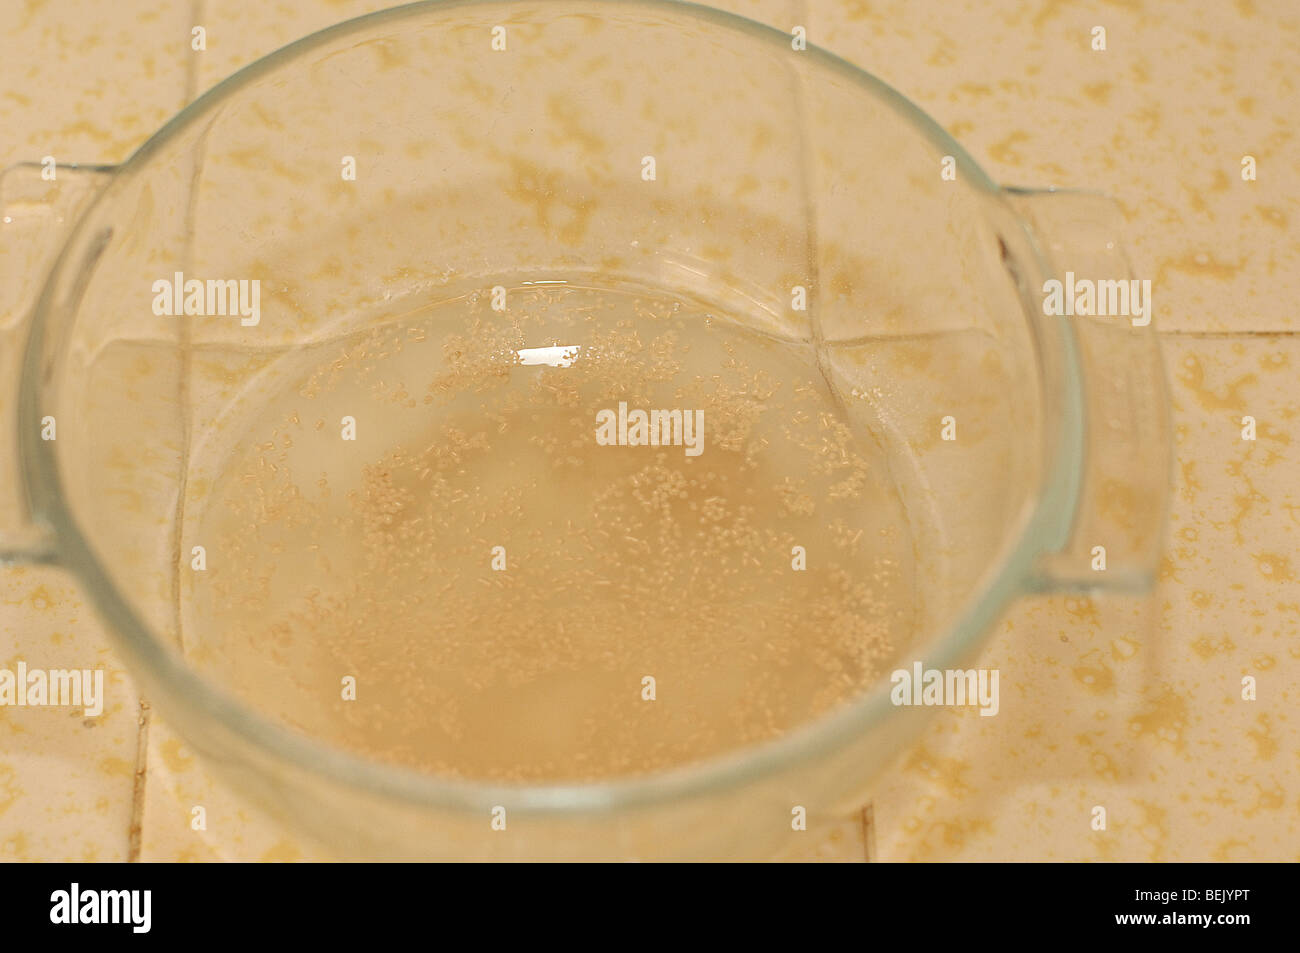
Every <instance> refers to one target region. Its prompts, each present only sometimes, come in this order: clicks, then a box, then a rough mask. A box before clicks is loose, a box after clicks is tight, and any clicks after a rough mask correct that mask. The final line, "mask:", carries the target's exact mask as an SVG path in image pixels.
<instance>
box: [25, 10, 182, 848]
mask: <svg viewBox="0 0 1300 953" xmlns="http://www.w3.org/2000/svg"><path fill="white" fill-rule="evenodd" d="M188 20H189V14H188V12H187V6H186V4H175V5H170V6H163V7H160V6H158V5H156V4H145V3H139V4H106V3H101V2H98V0H63V2H60V3H57V4H55V3H52V2H42V0H28V2H25V3H16V2H15V3H7V4H4V5H3V6H2V7H0V129H3V130H4V135H3V136H0V168H3V167H6V166H9V165H10V164H12V163H15V162H20V161H40V160H41V159H42V158H43V157H45V156H47V155H52V156H54V157H55V158H56V160H57V161H59V162H61V163H63V162H83V163H111V162H119V161H121V160H122V159H125V158H126V157H127V156H128V155H129V154H130V153H131V152H132V151H133V150H134V149H135V148H136V147H137V146H138V145H139V144H140V143H142V142H143V141H144V140H145V139H146V138H147V137H148V136H149V135H150V134H151V133H153V132H154V131H155V129H157V128H158V127H159V126H160V125H162V124H163V123H164V122H165V121H166V120H167V119H168V118H170V117H171V116H172V115H173V114H174V113H175V112H176V110H177V109H178V108H180V107H181V106H182V105H183V104H184V102H185V97H186V92H185V90H186V85H187V84H186V76H187V70H188V68H189V65H190V59H189V50H188V43H187V39H188V26H187V22H188ZM5 237H8V236H7V234H6V236H5ZM7 290H11V289H7ZM6 300H8V298H6ZM12 324H13V321H12V316H11V315H0V328H4V329H6V330H4V331H3V332H0V352H2V353H3V357H4V360H3V362H2V363H3V366H4V367H5V368H6V371H7V372H8V371H10V370H12V368H13V367H14V363H13V362H12V360H11V359H12V357H13V356H14V350H12V349H15V345H16V339H15V337H14V335H13V334H12V333H11V332H10V331H9V330H8V329H9V328H10V326H11V325H12ZM10 385H11V381H10V379H9V378H8V377H6V378H5V379H4V381H3V386H0V413H2V414H3V420H4V425H5V427H6V428H7V427H8V424H9V416H10V414H11V412H12V403H11V401H12V400H13V394H12V392H11V386H10ZM13 472H14V471H13V460H12V459H11V451H10V449H9V447H8V442H7V441H5V442H4V446H3V449H0V479H2V480H6V481H7V480H8V479H9V478H10V475H11V474H12V473H13ZM9 516H10V514H9V513H7V512H6V513H5V514H4V517H5V518H6V519H7V518H8V517H9ZM20 660H21V661H24V662H26V663H27V665H28V666H31V667H34V668H35V667H39V668H45V669H56V668H103V670H104V672H105V687H106V692H107V694H108V701H107V704H106V706H105V711H104V714H103V715H101V716H100V717H98V718H92V719H87V718H83V717H81V714H80V711H79V710H77V709H67V708H33V707H28V708H19V707H0V859H5V860H13V859H24V860H125V859H126V858H127V856H128V852H129V833H130V828H131V824H132V804H133V793H134V789H135V782H136V777H135V774H136V764H137V750H136V749H137V734H138V718H139V701H138V697H137V695H136V692H135V689H134V687H133V685H132V683H131V681H130V679H129V678H128V677H127V675H126V674H125V673H124V672H123V670H122V668H121V666H120V664H119V663H118V662H117V660H116V659H115V657H114V656H113V653H112V651H111V650H110V648H109V643H108V639H107V637H106V635H105V633H104V631H103V629H102V627H101V625H100V622H99V620H98V619H97V618H96V617H95V615H94V613H93V611H92V610H91V609H90V607H89V606H88V605H86V604H85V603H84V602H83V597H82V594H81V593H80V592H79V591H78V589H77V587H76V586H75V584H74V583H73V582H72V581H71V580H70V579H69V578H68V577H67V576H66V575H64V574H62V573H60V572H58V571H56V570H52V569H40V570H37V569H24V568H10V569H0V667H5V668H9V669H11V670H12V669H13V668H14V667H15V666H16V665H17V662H18V661H20Z"/></svg>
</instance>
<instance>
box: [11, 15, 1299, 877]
mask: <svg viewBox="0 0 1300 953" xmlns="http://www.w3.org/2000/svg"><path fill="white" fill-rule="evenodd" d="M716 5H717V6H721V7H724V8H726V9H731V10H734V11H735V12H739V13H742V14H744V15H746V16H750V17H752V18H754V19H758V20H762V21H765V22H768V23H770V24H772V25H774V26H776V27H778V28H780V29H782V30H787V31H788V30H790V29H792V28H793V27H794V26H796V25H801V26H804V27H805V28H806V29H807V32H808V38H809V41H810V42H811V43H815V44H817V45H820V46H824V47H827V48H829V49H830V50H832V51H833V52H835V53H837V54H839V55H840V56H842V57H844V58H845V59H847V60H849V61H851V62H854V63H856V64H858V65H860V66H862V67H864V68H865V69H867V70H868V71H870V72H872V73H874V74H876V75H877V76H879V77H881V78H882V79H884V80H885V81H886V82H888V83H890V84H891V85H893V86H894V87H895V88H897V89H898V90H900V91H901V92H902V93H903V94H904V95H906V96H907V97H908V98H910V99H911V100H912V101H913V102H915V103H917V104H918V105H919V106H920V107H921V108H922V109H923V110H925V111H927V112H928V113H930V115H932V116H933V117H935V119H936V120H937V121H938V122H939V123H940V124H941V125H942V126H944V128H946V129H947V130H948V131H949V132H950V133H951V134H952V135H953V136H954V137H955V138H956V139H957V140H958V141H959V142H961V143H962V145H963V146H964V147H965V148H966V149H967V150H968V152H969V153H970V154H971V155H972V156H973V157H974V158H975V160H976V161H977V162H979V163H980V164H981V165H982V166H983V167H984V169H985V170H986V171H987V172H988V173H989V174H990V175H991V176H992V178H994V179H995V180H996V181H998V182H1001V183H1005V184H1011V185H1022V186H1032V187H1046V186H1049V185H1055V186H1060V187H1076V188H1088V189H1096V190H1099V191H1102V192H1106V193H1109V194H1110V195H1112V196H1114V197H1115V198H1116V199H1117V200H1118V202H1119V205H1120V208H1121V209H1122V212H1123V218H1124V223H1125V229H1126V231H1125V234H1124V235H1123V236H1122V239H1123V242H1124V244H1125V247H1126V248H1127V249H1128V251H1129V254H1130V258H1131V260H1132V263H1133V270H1134V273H1135V275H1137V276H1139V277H1147V278H1150V279H1151V280H1152V282H1153V287H1154V296H1155V323H1156V325H1157V326H1158V328H1159V332H1160V335H1161V341H1162V345H1163V350H1164V356H1165V361H1166V366H1167V371H1168V375H1169V378H1170V385H1171V393H1172V404H1173V413H1174V426H1175V437H1176V457H1177V459H1176V464H1175V469H1174V485H1173V497H1172V511H1171V516H1170V524H1169V531H1168V540H1167V544H1166V553H1165V556H1164V559H1163V561H1162V565H1161V569H1160V573H1159V585H1158V587H1157V589H1156V591H1155V592H1154V594H1153V595H1152V596H1150V597H1149V598H1144V599H1136V598H1119V597H1096V598H1089V597H1066V596H1038V597H1033V598H1028V599H1023V600H1021V601H1020V602H1018V603H1017V604H1016V605H1015V606H1014V607H1013V608H1012V609H1011V611H1010V612H1009V613H1008V614H1007V615H1006V616H1005V617H1004V618H1003V619H1002V621H1001V622H1000V623H999V624H998V625H997V626H996V628H995V630H994V632H993V633H992V634H991V636H990V638H989V639H988V642H987V644H986V648H985V650H984V653H983V655H982V657H981V659H980V661H979V662H978V664H979V665H980V666H983V667H991V668H997V669H999V670H1000V671H1001V672H1002V676H1003V684H1004V686H1007V687H1008V688H1009V690H1008V691H1005V692H1004V693H1003V698H1002V701H1001V712H1000V714H999V717H996V718H980V717H978V715H977V713H976V712H974V711H973V710H967V711H951V710H948V711H942V712H940V713H938V714H937V715H936V717H935V718H934V719H933V720H932V722H931V723H930V725H929V727H928V729H927V730H926V732H925V734H924V735H923V737H922V738H921V739H920V741H919V742H918V743H917V744H916V745H915V746H914V747H912V748H911V749H910V750H909V751H908V752H906V753H905V754H903V755H902V756H901V757H900V758H899V760H898V762H897V764H896V766H895V768H894V769H893V770H892V771H890V772H889V773H888V774H887V775H886V776H885V778H884V779H883V780H882V781H881V782H880V784H879V785H878V787H877V789H876V791H875V794H874V796H873V798H872V800H871V803H870V804H869V805H864V807H863V810H862V811H861V812H858V813H855V814H854V815H852V816H850V817H846V818H845V819H844V820H843V822H842V823H840V824H838V825H832V826H829V827H822V828H820V829H818V830H816V831H815V832H810V833H809V840H808V843H807V845H806V847H805V848H803V849H801V850H800V851H798V852H797V854H798V855H799V856H802V857H806V858H810V859H813V858H815V859H829V860H863V859H871V860H886V861H894V860H1036V859H1047V860H1133V861H1145V860H1154V861H1175V860H1229V861H1231V860H1273V861H1286V860H1290V861H1295V860H1300V716H1298V715H1297V712H1300V551H1298V550H1297V547H1296V545H1295V540H1296V539H1297V532H1298V530H1300V480H1298V479H1297V474H1298V473H1300V470H1298V469H1297V460H1298V455H1300V338H1297V336H1296V334H1297V331H1298V330H1300V314H1298V313H1297V310H1296V304H1295V303H1296V301H1297V300H1300V142H1298V141H1297V138H1296V118H1297V116H1300V91H1298V90H1297V85H1296V84H1297V83H1300V7H1298V6H1297V5H1296V4H1295V3H1294V2H1291V0H1236V2H1233V3H1227V2H1211V0H1194V2H1186V3H1176V4H1175V3H1159V2H1156V0H1145V2H1142V0H1135V2H1112V3H1106V4H1089V3H1075V2H1070V0H1016V2H1005V3H1000V4H996V5H994V6H996V7H997V10H996V12H990V11H989V10H988V9H987V7H989V6H990V5H988V4H985V3H977V2H974V0H966V2H951V3H942V4H939V3H933V4H932V3H919V2H903V0H897V2H879V3H877V2H867V0H816V2H814V0H806V2H785V0H754V2H745V0H727V2H722V3H719V4H716ZM382 6H384V4H382V3H378V2H373V0H315V2H309V0H297V2H289V0H281V2H263V0H257V2H254V0H192V2H190V3H176V4H166V5H159V4H157V3H151V2H143V0H120V2H116V3H112V4H106V3H102V2H98V0H62V2H57V3H56V2H52V0H25V2H22V3H18V2H13V3H8V4H5V5H4V6H3V10H0V130H3V133H2V134H0V167H5V166H8V165H10V164H12V163H15V162H19V161H31V160H37V161H39V160H41V159H42V158H43V157H45V156H47V155H50V156H54V157H56V158H57V160H58V161H60V162H86V163H94V162H102V163H114V162H118V161H121V160H122V159H124V158H126V157H127V156H128V155H129V154H130V153H131V152H132V151H133V150H134V149H135V148H137V147H138V146H139V145H140V144H141V143H142V142H143V141H144V140H145V139H147V138H148V136H149V135H150V134H152V133H153V132H154V131H155V130H157V129H158V128H159V127H160V126H161V125H163V123H165V122H166V120H167V119H168V118H170V117H171V116H172V115H174V114H175V113H176V112H177V111H178V110H179V109H180V108H182V107H183V106H184V105H185V104H186V103H187V102H189V101H191V100H192V99H194V98H195V97H196V96H197V95H199V94H201V93H202V92H203V91H205V90H207V89H208V88H210V87H211V86H213V85H214V84H215V83H216V82H218V81H220V80H221V79H223V78H224V77H226V76H228V75H229V74H230V73H232V72H234V71H235V70H237V69H238V68H240V67H241V66H243V65H245V64H247V63H249V62H251V61H252V60H254V59H256V58H257V57H259V56H261V55H263V54H265V53H267V52H270V51H271V50H273V49H275V48H277V47H279V46H282V45H283V44H285V43H287V42H289V41H291V40H294V39H296V38H298V37H300V36H303V35H306V34H309V33H311V32H313V31H315V30H317V29H320V28H322V27H325V26H328V25H330V24H333V23H336V22H339V21H341V20H344V19H347V18H350V17H352V16H356V15H359V14H362V13H366V12H369V11H371V10H373V9H379V8H381V7H382ZM935 11H942V12H941V13H940V12H935ZM200 25H201V26H203V27H204V29H205V30H206V49H205V50H202V51H195V50H193V49H192V48H191V43H190V39H191V31H192V28H193V27H195V26H200ZM1096 26H1104V28H1105V30H1106V37H1107V44H1106V49H1105V50H1104V51H1096V50H1094V49H1092V42H1091V40H1092V36H1093V32H1092V31H1093V28H1094V27H1096ZM1245 156H1252V157H1254V159H1255V163H1256V168H1257V177H1256V178H1255V179H1253V180H1247V179H1244V178H1243V177H1242V175H1241V169H1242V160H1243V157H1245ZM3 237H4V232H3V231H0V240H2V239H3ZM7 253H9V251H8V250H6V249H3V248H0V254H7ZM16 319H17V316H16V315H13V314H0V354H3V356H4V363H3V367H4V370H5V373H6V374H10V373H11V371H12V366H13V363H12V358H13V355H14V352H15V351H16V344H15V343H14V342H15V331H14V325H15V324H16ZM12 400H13V394H12V393H11V391H10V388H9V386H6V387H4V388H2V389H0V403H2V404H3V405H4V406H3V407H2V408H0V410H2V411H3V413H4V417H3V420H4V426H5V427H6V428H8V427H9V426H10V425H11V424H10V417H11V413H12ZM1246 415H1249V416H1252V417H1254V418H1255V420H1256V421H1257V422H1258V437H1257V439H1256V440H1254V441H1247V440H1243V439H1242V434H1241V426H1242V424H1241V421H1242V418H1243V417H1244V416H1246ZM2 452H3V454H5V456H3V457H0V473H3V474H4V477H3V478H4V479H9V475H10V474H11V473H12V472H13V462H12V460H11V459H10V458H9V455H10V450H9V448H8V446H7V444H6V445H5V446H4V448H3V451H2ZM20 660H21V661H24V662H26V663H27V664H28V665H30V666H39V667H43V668H86V667H102V668H103V669H104V671H105V672H106V685H107V702H106V705H105V709H104V712H103V714H102V715H101V716H99V717H97V718H85V717H83V716H82V713H81V712H80V711H69V710H68V709H58V708H17V707H0V858H3V859H6V860H101V861H108V860H126V859H141V860H203V859H211V858H233V859H266V860H294V859H308V858H313V857H318V856H324V855H322V854H320V853H319V852H318V849H317V848H315V847H313V846H311V845H309V844H306V843H303V842H302V841H300V840H299V839H297V838H295V837H293V836H291V835H290V834H288V833H286V832H284V831H282V830H279V829H277V828H276V827H275V826H274V825H272V824H270V823H269V822H266V821H265V820H263V819H262V818H260V817H259V816H257V815H256V813H255V812H253V811H251V810H249V809H248V808H247V807H246V806H245V805H243V804H241V803H240V802H239V800H238V799H237V798H236V797H234V796H233V795H232V794H231V793H230V792H228V791H226V790H224V789H223V788H221V787H219V786H217V785H215V784H214V783H213V782H212V781H211V779H210V778H209V777H208V776H207V773H206V772H205V770H204V768H203V767H202V766H201V764H200V763H199V762H198V761H197V759H196V758H195V757H194V756H193V755H192V754H191V753H190V752H189V751H188V750H187V749H186V747H185V745H184V743H183V742H182V741H181V740H180V739H179V738H178V737H177V736H176V735H175V734H174V733H173V732H172V731H171V730H169V728H168V727H167V725H166V723H165V722H164V721H163V720H162V719H161V718H159V717H158V716H157V715H156V714H155V713H153V712H152V711H151V710H150V709H149V708H148V706H147V705H146V704H145V703H143V702H142V701H141V699H140V697H139V695H138V693H137V692H136V690H135V688H134V686H133V684H132V680H131V677H130V675H129V674H128V673H127V672H126V671H125V669H124V667H123V666H122V664H121V663H120V661H119V660H118V659H117V658H116V656H115V654H114V651H113V649H112V647H111V643H110V640H109V638H108V637H107V635H106V633H105V632H104V629H103V625H102V623H101V621H100V620H99V619H98V618H97V617H96V615H95V613H94V611H93V610H92V608H91V606H90V605H89V604H88V602H87V600H86V599H85V596H84V594H83V593H82V592H81V591H79V589H78V586H77V584H76V583H75V581H74V580H72V579H71V578H70V577H69V576H67V575H66V574H64V573H62V572H60V571H58V570H55V569H48V568H33V567H16V568H8V569H3V570H0V668H9V669H14V668H16V666H17V664H18V662H19V661H20ZM1245 675H1251V676H1253V677H1255V679H1256V681H1257V684H1258V695H1257V698H1256V699H1255V700H1253V701H1247V700H1243V699H1242V698H1241V690H1240V685H1241V680H1242V677H1243V676H1245ZM195 805H203V806H204V807H205V808H206V812H207V830H206V831H201V832H198V831H194V830H192V829H191V824H190V819H191V810H192V808H193V807H194V806H195ZM1097 805H1104V806H1105V807H1106V809H1107V812H1108V817H1109V823H1108V825H1107V828H1106V830H1104V831H1097V830H1094V829H1093V826H1092V824H1091V823H1090V821H1091V819H1092V813H1091V812H1092V809H1093V807H1094V806H1097Z"/></svg>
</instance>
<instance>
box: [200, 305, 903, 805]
mask: <svg viewBox="0 0 1300 953" xmlns="http://www.w3.org/2000/svg"><path fill="white" fill-rule="evenodd" d="M552 346H561V347H568V348H570V349H571V350H570V351H568V352H566V353H568V354H570V355H572V357H571V358H570V360H569V361H565V362H561V366H548V365H547V364H545V363H541V364H525V363H521V361H520V358H519V357H518V354H519V352H520V351H521V350H525V352H526V353H530V352H529V349H537V348H545V347H552ZM575 348H576V350H572V349H575ZM292 361H293V363H292V364H290V363H288V362H287V359H286V362H285V363H283V364H281V365H279V366H276V367H273V368H272V371H273V372H270V373H267V374H264V375H263V378H262V379H260V380H259V382H258V384H257V388H256V392H257V402H258V412H257V414H256V415H255V416H254V418H253V422H252V423H251V424H246V425H241V427H240V429H239V432H238V433H237V434H234V435H228V437H227V440H228V445H227V446H225V447H224V449H222V450H221V451H220V453H219V454H217V452H216V450H214V449H212V448H209V449H208V451H207V452H208V454H209V456H210V457H212V459H215V460H219V466H213V467H212V471H213V472H214V473H215V474H216V476H215V478H214V479H213V480H211V482H210V483H207V482H204V483H202V485H199V484H195V486H194V487H193V488H192V491H191V492H192V496H193V494H200V493H201V496H200V497H195V498H192V499H191V501H190V505H189V507H188V513H189V515H188V516H187V523H186V537H187V539H188V540H189V541H190V542H192V543H195V544H198V543H202V544H203V545H205V547H206V549H207V553H208V556H207V559H208V568H207V570H206V571H205V572H204V573H195V574H193V575H192V576H191V578H192V579H193V580H194V581H193V584H192V589H191V591H190V592H189V593H187V595H186V597H185V605H184V607H183V619H184V644H185V650H186V652H187V655H188V656H189V657H190V658H191V660H192V661H193V662H194V663H195V664H196V665H198V666H200V667H201V668H204V669H205V670H207V671H209V672H210V673H211V674H213V675H214V676H216V677H217V678H219V679H220V680H221V681H223V682H224V683H226V684H228V685H230V686H231V687H232V688H233V689H234V690H235V691H236V692H237V693H239V694H240V695H242V696H243V697H244V698H245V699H246V700H247V701H249V702H250V703H251V704H253V705H255V706H256V707H258V708H260V709H261V710H263V711H265V712H267V713H269V714H271V715H272V716H274V717H276V718H278V719H280V720H282V721H284V722H286V723H288V724H290V725H291V726H293V727H295V728H297V729H299V730H301V731H303V732H306V733H308V734H310V735H312V736H314V737H316V738H318V739H320V740H324V741H327V742H329V743H331V744H334V745H338V746H341V747H344V748H346V749H349V750H352V751H354V752H357V753H360V754H363V755H366V756H369V757H373V758H377V759H379V760H383V761H388V762H394V763H399V764H402V765H406V766H408V767H414V768H417V769H421V770H425V771H429V772H433V773H437V774H444V775H455V776H460V777H468V778H484V779H495V780H517V781H524V780H527V781H548V780H549V781H558V780H575V779H587V778H597V777H610V776H618V775H631V774H640V773H644V772H648V771H653V770H658V769H663V768H667V767H670V766H674V765H678V764H681V763H684V762H688V761H692V760H696V759H700V758H704V757H707V756H710V755H715V754H719V753H722V752H726V751H729V750H732V749H735V748H737V747H739V746H742V745H746V744H750V743H754V742H759V741H762V740H765V739H769V738H772V737H775V736H778V735H780V734H782V733H784V732H787V731H789V730H790V729H792V728H794V727H797V726H799V725H801V724H804V723H806V722H807V721H809V720H810V719H812V718H814V717H816V716H817V715H819V714H821V713H824V712H826V711H827V710H829V709H830V708H832V707H834V706H836V705H838V704H841V703H843V702H845V701H847V700H848V699H850V698H852V697H853V696H854V695H856V694H858V693H860V692H861V691H862V690H864V689H865V688H866V687H868V686H869V685H870V684H871V683H873V682H874V681H875V680H876V679H877V678H879V677H880V676H881V674H882V671H883V670H884V669H886V668H887V667H888V663H889V662H890V661H891V659H892V658H893V657H894V656H895V654H896V653H897V652H898V651H899V650H900V649H901V648H902V647H903V643H904V641H905V639H906V634H907V620H908V618H909V607H908V593H910V589H911V580H910V572H911V564H910V552H909V546H910V544H909V535H908V533H907V531H906V525H905V522H904V517H903V513H902V509H901V505H900V501H899V499H898V496H897V493H896V491H895V489H894V487H893V486H892V485H891V484H890V482H889V480H888V477H887V473H886V470H885V468H884V466H883V465H882V464H881V461H880V459H879V456H880V451H879V450H878V449H877V448H876V447H875V445H874V444H873V443H872V441H871V439H870V438H869V437H867V436H865V435H861V434H857V433H855V432H854V431H853V430H852V429H850V427H849V426H848V425H847V424H846V422H845V418H844V417H843V415H842V413H841V411H840V408H839V405H838V401H837V398H836V396H835V395H834V394H833V393H832V392H831V391H830V390H829V389H828V387H827V385H826V382H825V380H824V378H823V376H822V375H821V373H820V372H819V370H818V368H817V364H816V361H815V359H814V355H813V352H812V350H811V348H810V347H809V346H808V345H807V344H806V343H801V342H794V341H781V340H777V339H774V338H772V337H769V336H765V335H760V334H757V333H754V332H747V331H745V330H743V329H742V328H741V327H740V326H739V325H738V324H737V323H735V322H733V321H731V320H729V319H728V318H727V316H725V315H722V314H720V313H718V312H717V311H716V310H714V311H711V310H709V309H707V308H704V307H702V306H700V305H697V304H693V303H690V302H688V301H684V300H679V299H675V298H672V297H667V296H663V295H660V294H658V293H651V292H646V291H638V290H627V289H625V290H610V289H599V290H597V289H586V288H582V287H577V286H575V285H555V284H553V285H535V286H520V287H514V288H511V289H510V291H509V294H508V298H507V308H506V310H505V311H503V312H498V311H495V310H493V308H492V307H491V299H490V296H489V295H488V294H486V293H482V294H480V293H478V292H473V293H469V294H466V295H463V296H460V297H457V298H454V299H452V300H449V301H446V302H444V303H442V304H440V305H437V306H432V307H430V308H428V309H426V310H424V311H421V312H417V313H414V314H409V315H405V316H404V317H402V318H401V319H400V320H398V321H395V322H393V323H390V324H387V325H385V326H384V327H382V328H378V329H375V330H369V331H365V332H362V333H359V334H356V335H353V336H351V337H349V338H347V339H346V340H343V341H336V342H334V343H332V344H330V345H322V346H321V347H319V348H317V349H315V350H313V351H311V352H309V353H307V354H299V355H296V356H294V358H293V359H292ZM564 363H567V365H568V366H562V365H563V364H564ZM620 402H623V403H626V405H627V407H628V408H630V409H645V410H647V411H648V410H653V409H659V410H682V411H683V412H684V413H689V412H693V411H696V410H699V411H702V412H703V434H702V444H701V446H700V452H699V453H698V455H693V454H689V453H687V447H685V446H680V445H668V446H608V445H602V444H601V443H600V442H599V441H598V440H597V418H598V414H599V413H600V412H601V411H603V410H611V411H615V412H616V411H617V409H618V407H619V404H620ZM346 420H351V421H354V425H355V430H354V433H355V439H354V440H349V439H344V438H345V436H347V424H346ZM212 443H213V446H214V447H215V446H216V445H217V444H218V442H217V441H213V442H212ZM232 448H233V449H232ZM214 454H216V455H215V456H213V455H214ZM349 680H354V682H352V683H350V682H349ZM349 684H354V685H355V698H350V697H344V696H345V695H348V694H349V692H348V686H349Z"/></svg>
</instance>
